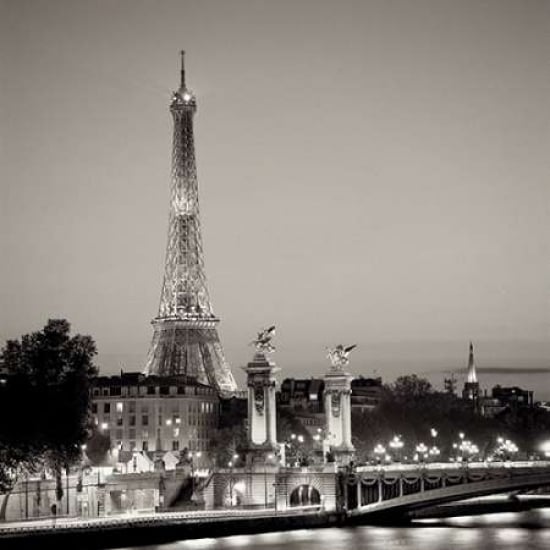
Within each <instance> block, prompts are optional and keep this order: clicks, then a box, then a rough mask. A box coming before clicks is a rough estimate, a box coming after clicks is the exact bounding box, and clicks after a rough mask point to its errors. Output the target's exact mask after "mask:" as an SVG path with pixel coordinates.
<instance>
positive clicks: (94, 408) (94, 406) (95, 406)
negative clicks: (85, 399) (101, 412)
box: [92, 403, 97, 414]
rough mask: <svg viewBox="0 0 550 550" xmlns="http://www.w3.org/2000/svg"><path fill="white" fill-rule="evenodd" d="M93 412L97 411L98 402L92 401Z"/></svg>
mask: <svg viewBox="0 0 550 550" xmlns="http://www.w3.org/2000/svg"><path fill="white" fill-rule="evenodd" d="M92 413H93V414H95V413H97V403H92Z"/></svg>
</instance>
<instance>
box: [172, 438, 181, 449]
mask: <svg viewBox="0 0 550 550" xmlns="http://www.w3.org/2000/svg"><path fill="white" fill-rule="evenodd" d="M172 450H173V451H179V450H180V442H179V441H178V440H177V439H175V440H174V441H172Z"/></svg>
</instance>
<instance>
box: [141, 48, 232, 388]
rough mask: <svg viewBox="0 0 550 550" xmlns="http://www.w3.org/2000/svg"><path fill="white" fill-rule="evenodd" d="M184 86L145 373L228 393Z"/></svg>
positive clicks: (176, 105)
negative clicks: (209, 284) (158, 292)
mask: <svg viewBox="0 0 550 550" xmlns="http://www.w3.org/2000/svg"><path fill="white" fill-rule="evenodd" d="M184 54H185V52H181V82H180V87H179V90H178V91H177V92H174V95H173V97H172V101H171V103H170V112H171V113H172V117H173V119H174V136H173V145H172V184H171V192H170V215H169V221H168V243H167V246H166V261H165V267H164V283H163V285H162V292H161V296H160V306H159V312H158V316H157V317H156V318H155V319H153V321H152V324H153V327H154V333H153V341H152V343H151V348H150V350H149V355H148V357H147V365H146V367H145V374H155V375H159V376H174V375H185V376H187V377H189V378H192V379H194V380H196V381H197V382H200V383H202V384H207V385H209V386H212V387H214V388H216V389H217V390H218V392H220V393H222V394H227V393H232V392H234V391H235V390H236V388H237V386H236V383H235V379H234V378H233V374H232V373H231V369H230V367H229V365H228V363H227V362H226V360H225V358H224V354H223V349H222V346H221V343H220V339H219V337H218V331H217V328H216V327H217V325H218V323H219V319H218V318H217V317H216V316H215V315H214V311H213V309H212V304H211V303H210V296H209V294H208V287H207V284H206V274H205V270H204V259H203V251H202V238H201V228H200V216H199V192H198V183H197V167H196V163H195V144H194V137H193V117H194V115H195V112H196V110H197V101H196V98H195V95H194V94H193V93H192V92H191V91H190V90H189V89H188V88H187V86H186V84H185V65H184Z"/></svg>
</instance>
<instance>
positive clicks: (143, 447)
mask: <svg viewBox="0 0 550 550" xmlns="http://www.w3.org/2000/svg"><path fill="white" fill-rule="evenodd" d="M141 450H142V451H148V450H149V441H144V442H143V443H142V444H141Z"/></svg>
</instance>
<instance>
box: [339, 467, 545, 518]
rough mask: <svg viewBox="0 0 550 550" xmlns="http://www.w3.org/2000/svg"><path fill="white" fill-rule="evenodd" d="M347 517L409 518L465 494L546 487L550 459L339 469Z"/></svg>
mask: <svg viewBox="0 0 550 550" xmlns="http://www.w3.org/2000/svg"><path fill="white" fill-rule="evenodd" d="M341 483H342V502H343V504H344V506H345V510H346V513H347V516H348V519H349V521H351V522H352V523H363V522H368V521H375V520H380V519H389V518H393V519H394V518H396V517H407V516H408V515H410V514H412V513H413V512H414V511H415V510H419V509H422V508H427V507H431V506H434V505H437V504H444V503H448V502H453V501H459V500H465V499H468V498H473V497H479V496H485V495H491V494H497V493H507V492H514V491H528V490H532V489H536V488H540V487H550V462H546V461H545V462H498V463H495V462H493V463H490V462H476V463H463V464H461V463H433V464H424V465H417V464H414V465H409V464H401V465H399V464H396V465H388V466H363V467H358V468H356V469H355V470H353V471H347V472H345V473H343V474H342V479H341Z"/></svg>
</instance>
